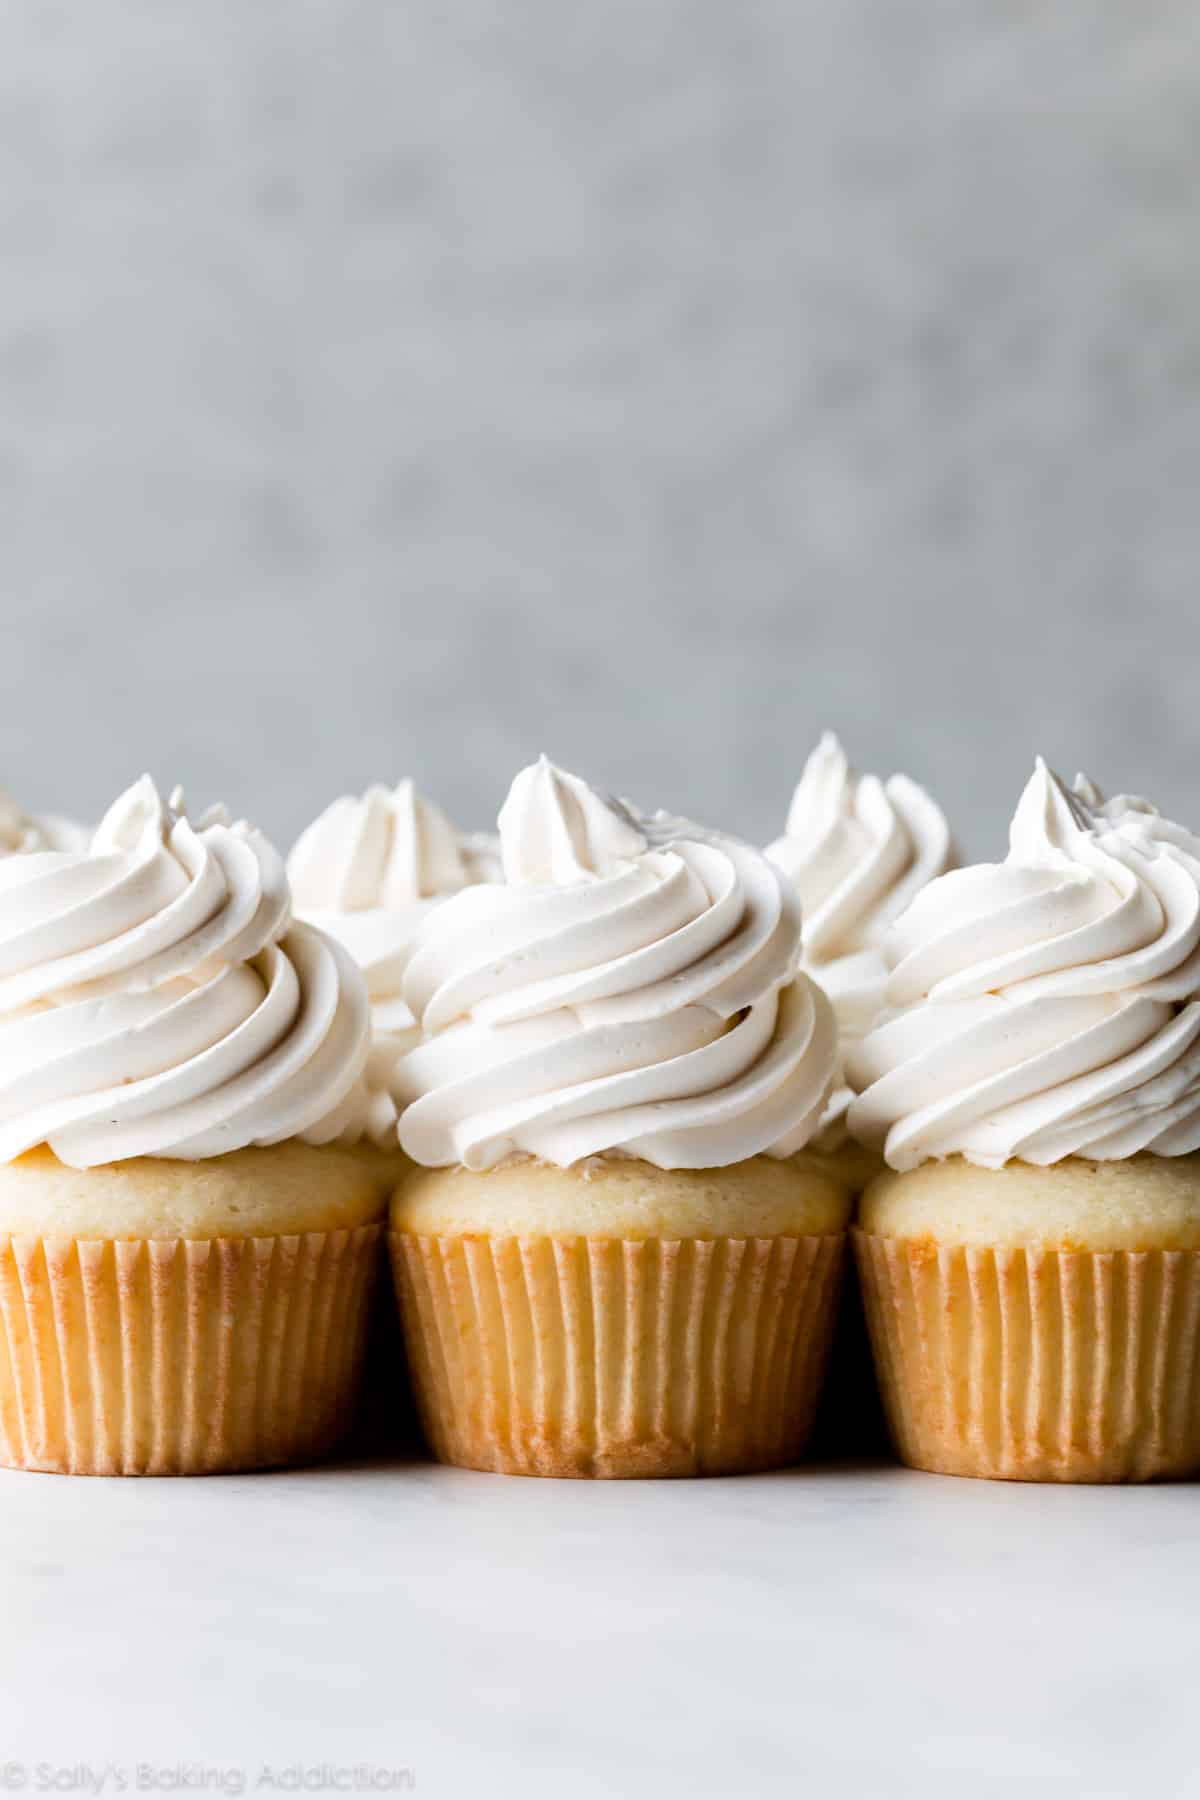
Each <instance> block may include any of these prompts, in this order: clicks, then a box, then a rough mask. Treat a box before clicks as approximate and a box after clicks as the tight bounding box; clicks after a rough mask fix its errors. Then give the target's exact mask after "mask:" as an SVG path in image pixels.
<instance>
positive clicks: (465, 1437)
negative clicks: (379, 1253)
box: [390, 1231, 844, 1477]
mask: <svg viewBox="0 0 1200 1800" xmlns="http://www.w3.org/2000/svg"><path fill="white" fill-rule="evenodd" d="M390 1243H391V1253H392V1262H393V1268H394V1272H395V1277H396V1285H397V1292H398V1296H399V1300H400V1310H401V1315H402V1318H403V1321H404V1331H405V1339H406V1343H407V1347H408V1356H409V1364H410V1367H411V1371H412V1377H413V1382H414V1387H415V1391H416V1396H417V1402H418V1406H419V1409H420V1413H421V1418H422V1422H423V1425H424V1428H425V1431H426V1435H427V1436H428V1438H429V1441H430V1443H431V1445H432V1447H433V1450H434V1452H435V1454H436V1455H437V1456H438V1457H439V1458H440V1459H441V1460H442V1461H443V1462H449V1463H457V1464H459V1465H460V1466H462V1467H464V1468H470V1469H489V1470H494V1471H498V1472H501V1473H504V1474H511V1475H552V1476H553V1475H558V1476H606V1477H619V1476H665V1475H718V1474H733V1473H738V1472H741V1471H748V1470H753V1469H770V1468H778V1467H780V1466H782V1465H785V1464H787V1463H790V1462H794V1461H795V1460H796V1458H797V1457H798V1456H799V1454H800V1451H801V1449H802V1448H803V1445H804V1440H805V1438H806V1436H807V1434H808V1429H809V1426H810V1424H811V1421H812V1415H813V1410H814V1407H815V1403H816V1398H817V1392H818V1388H819V1386H820V1382H821V1377H822V1374H823V1371H824V1366H825V1360H826V1355H827V1352H828V1347H829V1341H830V1337H831V1334H832V1327H833V1317H834V1308H835V1303H836V1298H837V1288H838V1281H839V1276H840V1271H841V1263H842V1256H843V1249H844V1238H843V1236H842V1235H841V1234H834V1235H830V1236H813V1237H773V1238H738V1237H721V1238H705V1239H702V1238H688V1239H679V1240H663V1239H638V1240H631V1239H619V1240H611V1239H598V1238H583V1237H573V1238H559V1237H545V1236H540V1237H539V1236H531V1237H520V1236H513V1237H504V1236H489V1235H484V1234H480V1235H470V1236H466V1235H463V1236H459V1235H453V1236H434V1235H419V1234H415V1233H407V1232H403V1231H399V1232H397V1231H393V1232H392V1233H391V1234H390Z"/></svg>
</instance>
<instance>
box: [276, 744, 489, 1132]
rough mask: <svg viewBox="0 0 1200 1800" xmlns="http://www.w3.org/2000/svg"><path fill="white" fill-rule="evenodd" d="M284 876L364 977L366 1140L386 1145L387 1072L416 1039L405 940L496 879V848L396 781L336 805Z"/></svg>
mask: <svg viewBox="0 0 1200 1800" xmlns="http://www.w3.org/2000/svg"><path fill="white" fill-rule="evenodd" d="M287 868H288V879H289V881H290V882H291V887H292V894H293V896H294V899H295V905H296V912H297V915H298V916H299V917H300V918H302V919H305V920H307V921H308V923H309V924H312V925H316V926H319V927H320V929H321V930H323V931H327V932H328V933H329V935H330V936H331V937H335V938H337V940H338V942H339V943H341V944H343V945H344V946H345V947H346V949H347V950H349V952H350V954H351V955H352V956H353V957H354V960H355V961H356V962H357V963H358V965H359V967H360V968H361V969H362V971H363V974H364V975H365V977H366V982H367V993H368V995H369V997H370V1001H371V1032H372V1052H371V1082H372V1088H373V1090H374V1093H375V1106H374V1108H373V1110H372V1116H371V1120H370V1122H369V1132H370V1135H371V1137H372V1138H374V1139H375V1140H376V1142H378V1143H386V1142H392V1143H394V1142H395V1128H396V1108H395V1104H394V1102H390V1101H389V1100H387V1099H386V1098H385V1096H386V1095H387V1093H388V1088H389V1084H390V1080H391V1071H392V1068H393V1066H394V1064H395V1061H396V1058H397V1057H398V1056H399V1055H400V1054H401V1053H402V1052H403V1051H405V1050H410V1049H412V1047H413V1046H414V1045H415V1044H416V1043H417V1041H418V1040H419V1038H420V1035H421V1034H420V1032H419V1030H418V1029H417V1024H416V1020H415V1019H414V1018H413V1015H412V1010H411V1008H410V1007H409V1005H408V1003H407V1001H406V1000H405V998H404V971H405V969H406V967H407V966H408V957H409V951H410V949H411V946H412V941H413V937H414V935H415V934H416V932H417V930H418V928H419V926H420V925H421V924H422V923H423V921H424V920H425V919H426V918H428V916H429V914H430V912H431V911H432V910H433V908H434V907H435V906H437V905H438V904H439V903H440V902H441V901H444V900H445V899H446V898H447V896H448V895H450V894H455V893H457V892H458V891H459V890H460V889H461V888H464V887H467V886H469V885H470V884H471V883H472V882H477V881H499V880H500V879H501V870H500V846H499V843H498V842H497V840H496V839H495V838H494V837H489V836H487V835H486V834H484V833H482V832H478V833H475V834H467V833H464V832H461V831H458V830H456V828H455V827H454V826H453V825H452V824H451V823H450V820H449V819H448V818H447V817H446V815H445V813H443V812H442V811H440V809H439V808H438V807H436V806H434V805H433V804H432V803H431V802H430V801H428V800H426V799H424V798H423V796H422V795H420V794H419V793H418V792H417V790H416V788H415V787H414V785H413V783H412V782H411V781H409V780H405V781H401V782H398V783H397V785H396V786H395V787H394V788H386V787H383V786H381V785H378V784H377V785H375V786H373V787H369V788H368V789H367V791H366V793H364V794H362V795H359V796H354V795H349V794H347V795H345V796H343V797H342V798H341V799H340V800H335V801H334V802H333V803H332V805H330V806H327V807H326V809H325V811H324V812H323V813H321V814H320V815H319V817H317V818H316V819H314V820H313V822H312V824H311V825H310V826H309V827H308V828H307V830H305V831H304V832H302V833H301V835H300V837H299V838H298V839H297V840H296V844H295V846H294V848H293V850H292V853H291V855H290V856H289V857H288V865H287Z"/></svg>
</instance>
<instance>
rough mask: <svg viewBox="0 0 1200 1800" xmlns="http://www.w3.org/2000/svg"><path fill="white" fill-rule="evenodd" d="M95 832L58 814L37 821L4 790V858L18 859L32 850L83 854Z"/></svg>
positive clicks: (0, 841)
mask: <svg viewBox="0 0 1200 1800" xmlns="http://www.w3.org/2000/svg"><path fill="white" fill-rule="evenodd" d="M90 838H91V832H90V831H89V830H88V829H87V827H86V826H84V825H77V824H76V823H75V821H74V820H73V819H65V818H62V817H60V816H59V815H58V814H57V813H43V814H42V815H41V817H40V818H34V816H33V815H32V814H31V813H27V812H26V811H25V809H24V807H22V806H19V805H18V804H17V802H16V801H15V800H14V799H13V797H12V795H11V794H10V793H8V792H7V790H6V789H4V788H0V856H17V855H22V854H24V853H27V852H28V851H31V850H83V849H86V847H87V844H88V841H89V839H90Z"/></svg>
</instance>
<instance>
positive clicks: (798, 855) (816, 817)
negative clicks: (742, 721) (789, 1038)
mask: <svg viewBox="0 0 1200 1800" xmlns="http://www.w3.org/2000/svg"><path fill="white" fill-rule="evenodd" d="M767 855H768V856H769V857H770V858H771V861H772V862H773V863H775V865H776V866H777V867H778V868H780V869H782V870H783V872H784V874H785V875H787V877H788V878H789V880H790V881H791V882H792V883H793V884H794V885H795V888H796V891H797V893H798V894H799V896H800V903H801V906H802V907H803V909H804V957H803V967H804V968H805V969H807V970H808V972H809V973H810V974H811V975H812V976H813V978H814V980H816V981H817V982H818V983H819V984H820V985H821V987H822V988H824V990H825V992H826V993H827V994H828V996H829V998H830V1000H831V1001H832V1002H833V1009H834V1012H835V1013H836V1015H837V1022H838V1037H839V1042H840V1045H841V1048H842V1056H843V1062H844V1058H845V1055H846V1053H847V1052H848V1049H849V1046H850V1044H851V1043H853V1042H854V1041H855V1040H856V1039H858V1038H860V1037H861V1036H862V1035H863V1033H864V1032H866V1031H869V1030H870V1029H871V1027H872V1025H874V1024H875V1023H876V1021H877V1020H878V1018H879V1017H880V1014H881V1013H882V1012H883V1009H884V1006H885V1004H886V1001H887V982H888V965H887V957H886V955H885V953H884V943H885V940H886V938H887V933H888V931H889V929H890V927H891V925H892V924H893V923H894V921H895V920H896V919H898V918H899V917H900V914H901V913H902V912H904V910H905V908H906V907H907V906H908V905H909V904H910V902H911V901H912V900H913V898H914V897H915V896H916V895H917V894H918V893H920V891H921V889H922V888H923V887H926V886H927V885H928V883H929V882H930V881H933V880H934V879H935V878H936V877H937V876H939V875H942V874H945V872H946V870H947V869H949V868H951V867H952V866H953V864H954V860H955V852H954V843H953V840H952V838H951V835H950V827H949V825H948V824H947V823H946V818H945V815H944V814H943V812H942V811H941V808H940V807H939V806H937V805H936V803H935V802H934V801H933V800H931V799H930V797H929V795H928V794H927V793H926V792H925V790H924V789H923V788H921V787H918V786H917V784H916V782H915V781H910V780H909V778H908V777H907V776H906V775H891V776H889V777H888V779H887V780H886V781H884V780H881V779H880V777H879V776H878V775H860V774H858V773H857V772H856V771H855V770H854V769H852V768H851V767H850V764H849V762H848V760H847V757H846V753H845V751H844V750H843V749H842V746H841V744H840V743H839V742H838V740H837V738H836V737H835V736H834V734H833V733H832V732H830V731H827V732H825V733H824V735H823V736H822V738H821V741H820V742H819V743H818V745H817V747H816V749H815V750H814V751H813V752H812V754H811V755H810V756H809V758H808V761H807V762H806V763H805V765H804V771H803V773H802V775H801V777H800V781H799V783H798V784H797V787H796V791H795V793H794V794H793V796H792V804H791V807H790V809H789V812H788V818H787V826H786V829H785V831H784V835H783V836H782V837H781V838H777V839H776V840H775V842H774V843H773V844H771V845H769V846H768V848H767ZM853 1097H854V1096H853V1089H852V1088H851V1087H850V1086H848V1084H847V1083H846V1081H845V1080H844V1079H839V1081H838V1083H837V1086H836V1087H835V1090H834V1092H833V1094H832V1095H831V1097H830V1102H829V1107H828V1109H827V1114H826V1119H825V1130H826V1132H827V1133H829V1134H831V1135H830V1136H828V1137H827V1138H823V1140H822V1142H823V1143H826V1144H827V1145H828V1147H832V1145H833V1142H834V1140H835V1139H837V1138H840V1137H843V1136H844V1127H843V1125H842V1121H843V1119H844V1115H845V1112H846V1108H847V1107H848V1106H849V1104H850V1101H851V1100H852V1099H853Z"/></svg>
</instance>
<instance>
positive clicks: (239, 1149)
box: [0, 778, 382, 1474]
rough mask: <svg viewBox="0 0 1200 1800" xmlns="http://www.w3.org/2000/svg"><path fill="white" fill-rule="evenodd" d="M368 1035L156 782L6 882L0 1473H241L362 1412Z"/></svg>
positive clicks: (296, 1453)
mask: <svg viewBox="0 0 1200 1800" xmlns="http://www.w3.org/2000/svg"><path fill="white" fill-rule="evenodd" d="M367 1053H368V1010H367V998H366V992H365V988H364V985H363V981H362V977H361V975H360V974H359V972H358V970H357V969H356V967H355V966H354V964H353V962H352V960H351V958H350V957H349V956H348V955H347V954H346V952H345V951H344V950H342V949H341V948H340V946H338V945H337V944H335V943H333V942H332V941H331V940H329V939H327V938H326V937H324V936H323V935H322V934H321V933H319V932H316V931H313V930H311V929H309V928H308V927H306V926H303V925H298V924H295V923H294V922H293V921H292V920H291V917H290V898H289V894H288V888H287V882H286V879H285V875H284V870H283V865H282V862H281V860H280V859H279V857H278V856H277V855H276V853H275V852H274V851H273V850H272V849H271V847H270V845H269V844H268V843H267V842H266V840H265V839H264V838H263V837H262V836H261V835H260V834H259V833H257V832H255V831H253V830H252V829H251V828H250V827H248V826H246V825H242V824H236V825H235V824H231V823H229V822H228V820H227V818H226V817H225V815H224V814H223V813H220V812H214V813H210V814H209V815H208V816H207V817H206V818H205V819H204V820H201V821H199V822H198V823H196V824H195V825H193V824H191V823H189V821H188V820H187V819H186V818H185V817H183V816H181V815H179V814H178V813H177V812H176V811H175V810H174V809H173V808H172V807H169V806H165V805H164V804H163V802H162V800H161V799H160V798H159V795H158V793H157V792H156V790H155V788H154V785H153V783H152V782H150V781H149V779H148V778H144V779H143V780H142V781H140V782H138V783H137V784H136V785H135V786H134V787H133V788H131V789H130V790H129V792H128V793H127V794H125V795H124V796H123V797H122V798H121V799H120V800H119V801H118V802H117V803H116V804H115V805H114V806H113V808H112V809H111V810H110V812H109V813H108V814H107V816H106V817H105V819H104V820H103V821H102V822H101V824H100V826H99V828H98V830H97V832H96V834H95V837H94V839H93V842H92V844H91V847H90V849H89V850H88V851H86V852H83V853H79V852H75V853H70V852H57V853H55V852H33V853H31V854H27V855H20V856H10V857H8V858H6V859H4V860H3V861H0V1461H3V1462H4V1463H6V1464H9V1465H11V1466H15V1467H20V1468H26V1469H45V1470H59V1471H64V1472H73V1473H87V1474H115V1473H122V1474H141V1473H148V1474H178V1473H190V1472H201V1471H209V1470H217V1469H233V1468H250V1467H257V1466H260V1465H265V1464H271V1463H280V1462H285V1461H291V1460H295V1459H298V1458H302V1457H309V1456H312V1455H314V1454H317V1453H318V1452H320V1451H323V1450H325V1449H326V1448H328V1447H329V1446H330V1445H331V1444H332V1443H333V1442H334V1441H335V1439H336V1438H337V1436H338V1435H339V1433H340V1432H341V1431H342V1430H343V1429H344V1427H345V1425H346V1423H347V1421H348V1418H349V1415H350V1409H351V1406H352V1402H353V1398H354V1392H355V1385H356V1379H357V1375H358V1369H359V1363H360V1360H361V1349H362V1343H363V1332H364V1326H365V1321H366V1310H367V1302H368V1297H369V1292H370V1287H371V1281H372V1277H373V1274H374V1271H375V1266H376V1261H377V1252H378V1241H379V1235H380V1223H379V1221H380V1216H381V1212H382V1201H381V1191H380V1186H379V1182H378V1180H377V1179H376V1178H373V1177H372V1175H371V1174H370V1172H369V1171H368V1170H367V1169H366V1168H365V1167H364V1166H363V1165H362V1164H361V1162H359V1161H358V1160H357V1159H356V1158H355V1157H354V1156H353V1155H350V1154H347V1153H346V1150H345V1149H344V1148H342V1147H341V1146H342V1145H343V1144H344V1143H352V1142H353V1140H354V1139H355V1137H356V1136H357V1135H359V1134H360V1133H361V1129H362V1124H363V1120H364V1118H365V1113H366V1107H367V1098H366V1085H365V1077H364V1071H365V1066H366V1061H367Z"/></svg>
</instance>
